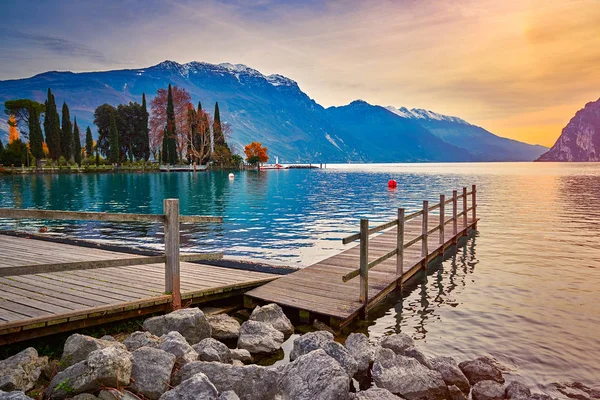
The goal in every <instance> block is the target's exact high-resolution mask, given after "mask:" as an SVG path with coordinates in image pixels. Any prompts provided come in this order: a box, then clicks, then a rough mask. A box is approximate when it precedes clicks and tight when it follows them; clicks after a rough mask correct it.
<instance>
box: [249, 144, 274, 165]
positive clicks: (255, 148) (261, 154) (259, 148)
mask: <svg viewBox="0 0 600 400" xmlns="http://www.w3.org/2000/svg"><path fill="white" fill-rule="evenodd" d="M244 153H246V161H248V163H250V164H257V163H259V162H261V163H265V162H267V161H269V156H268V155H267V148H266V147H264V146H263V145H262V143H260V142H252V143H250V144H249V145H247V146H246V147H244Z"/></svg>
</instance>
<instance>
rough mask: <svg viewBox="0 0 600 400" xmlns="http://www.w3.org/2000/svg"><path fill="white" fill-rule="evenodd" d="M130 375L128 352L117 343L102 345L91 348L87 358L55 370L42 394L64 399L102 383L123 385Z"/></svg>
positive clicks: (99, 386) (127, 382) (116, 385)
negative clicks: (107, 345)
mask: <svg viewBox="0 0 600 400" xmlns="http://www.w3.org/2000/svg"><path fill="white" fill-rule="evenodd" d="M123 347H124V346H123ZM130 378H131V354H130V353H129V352H127V350H125V349H122V348H120V347H117V346H111V347H106V348H104V349H100V350H96V351H93V352H91V353H90V355H89V356H88V358H87V360H84V361H80V362H78V363H77V364H75V365H72V366H70V367H68V368H67V369H65V370H64V371H61V372H59V373H58V374H56V376H55V377H54V379H52V381H51V382H50V384H49V385H48V387H47V388H46V390H45V396H46V397H50V398H52V399H64V398H65V397H70V396H73V395H76V394H79V393H84V392H94V391H96V390H98V389H101V388H105V387H108V388H110V387H119V386H127V385H129V381H130Z"/></svg>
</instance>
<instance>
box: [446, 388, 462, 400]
mask: <svg viewBox="0 0 600 400" xmlns="http://www.w3.org/2000/svg"><path fill="white" fill-rule="evenodd" d="M448 394H449V398H450V400H467V396H465V394H464V393H463V392H462V390H460V389H459V388H458V387H457V386H455V385H450V386H448Z"/></svg>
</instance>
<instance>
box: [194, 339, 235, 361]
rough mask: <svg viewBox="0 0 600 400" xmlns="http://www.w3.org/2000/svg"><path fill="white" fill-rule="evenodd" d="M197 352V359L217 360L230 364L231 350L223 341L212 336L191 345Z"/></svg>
mask: <svg viewBox="0 0 600 400" xmlns="http://www.w3.org/2000/svg"><path fill="white" fill-rule="evenodd" d="M192 347H193V348H194V350H196V353H198V360H199V361H217V362H222V363H227V364H230V363H231V361H232V358H231V350H229V347H227V346H225V345H224V344H223V343H221V342H219V341H218V340H216V339H213V338H207V339H202V340H201V341H200V343H198V344H195V345H194V346H192Z"/></svg>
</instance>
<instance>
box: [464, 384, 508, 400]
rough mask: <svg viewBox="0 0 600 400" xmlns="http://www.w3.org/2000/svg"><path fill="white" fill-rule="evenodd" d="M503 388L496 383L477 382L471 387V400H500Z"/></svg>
mask: <svg viewBox="0 0 600 400" xmlns="http://www.w3.org/2000/svg"><path fill="white" fill-rule="evenodd" d="M504 393H505V390H504V386H503V385H502V384H500V383H498V382H496V381H479V382H477V383H476V384H474V385H473V390H472V391H471V396H472V397H473V400H502V399H504Z"/></svg>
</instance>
